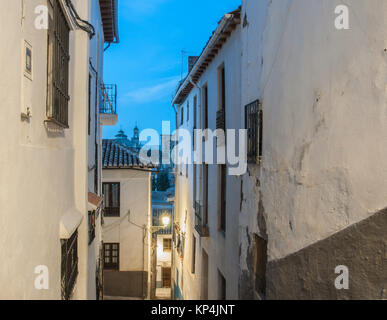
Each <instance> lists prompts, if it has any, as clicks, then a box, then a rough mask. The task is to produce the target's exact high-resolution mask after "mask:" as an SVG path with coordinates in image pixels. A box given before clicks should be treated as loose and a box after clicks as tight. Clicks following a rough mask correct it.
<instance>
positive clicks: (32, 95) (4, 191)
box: [0, 0, 118, 300]
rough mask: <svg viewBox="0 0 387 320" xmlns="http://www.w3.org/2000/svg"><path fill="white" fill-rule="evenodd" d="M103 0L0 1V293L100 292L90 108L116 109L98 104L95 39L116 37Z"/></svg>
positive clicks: (95, 143) (100, 47)
mask: <svg viewBox="0 0 387 320" xmlns="http://www.w3.org/2000/svg"><path fill="white" fill-rule="evenodd" d="M109 3H110V5H108V6H104V5H105V3H104V1H102V0H101V1H91V0H90V1H86V0H76V1H75V0H73V1H59V0H41V1H40V0H34V1H26V0H18V1H2V3H1V4H2V10H1V13H0V26H1V28H0V30H1V31H0V34H1V38H2V40H3V43H4V44H6V45H4V46H3V47H2V49H1V50H0V64H1V70H2V75H3V77H2V80H1V90H0V95H1V99H2V101H3V103H2V106H3V107H2V111H3V115H2V117H1V119H0V128H1V129H0V130H1V135H0V136H1V138H0V145H1V146H2V148H3V151H4V152H3V156H1V158H0V163H1V167H0V177H1V179H0V190H1V192H0V193H1V197H0V203H1V205H2V210H1V213H0V221H1V223H0V225H1V229H2V230H1V233H0V247H1V250H0V251H1V254H0V256H1V260H2V261H3V263H2V264H1V266H0V283H1V286H2V288H3V290H1V292H0V299H82V300H85V299H97V298H101V295H100V292H101V285H102V279H101V278H100V277H99V274H100V273H99V272H98V271H99V265H100V240H101V232H100V224H101V214H100V212H101V206H102V198H100V197H99V195H100V189H101V188H100V183H101V172H102V170H101V166H100V164H99V162H100V157H99V154H100V152H101V149H100V142H99V138H98V137H100V136H101V132H100V131H101V125H102V124H103V123H102V124H101V123H100V118H99V112H100V110H101V109H104V112H105V113H110V115H109V116H108V117H111V118H112V120H113V123H114V122H115V121H116V117H117V116H116V115H113V113H115V110H114V111H113V110H112V109H111V110H107V109H106V108H104V107H103V106H104V104H105V102H106V99H105V98H104V92H105V91H104V85H103V72H102V70H103V52H104V44H105V43H113V42H117V41H118V30H117V15H116V14H117V10H116V9H117V7H115V6H114V4H115V1H113V2H109ZM112 6H114V7H112ZM79 17H82V20H83V21H81V20H80V18H79ZM111 26H113V27H111ZM114 119H115V120H114ZM101 120H102V119H101Z"/></svg>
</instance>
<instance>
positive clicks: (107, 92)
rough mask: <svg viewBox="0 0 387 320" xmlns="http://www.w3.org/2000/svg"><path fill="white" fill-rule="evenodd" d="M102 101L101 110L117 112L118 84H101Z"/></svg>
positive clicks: (107, 112) (111, 112)
mask: <svg viewBox="0 0 387 320" xmlns="http://www.w3.org/2000/svg"><path fill="white" fill-rule="evenodd" d="M100 92H101V97H100V98H101V102H100V109H99V112H100V113H102V114H117V85H116V84H101V91H100Z"/></svg>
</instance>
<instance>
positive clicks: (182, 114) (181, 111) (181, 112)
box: [180, 106, 184, 126]
mask: <svg viewBox="0 0 387 320" xmlns="http://www.w3.org/2000/svg"><path fill="white" fill-rule="evenodd" d="M180 116H181V119H180V126H182V125H183V123H184V107H183V106H182V107H181V109H180Z"/></svg>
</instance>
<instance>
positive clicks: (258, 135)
mask: <svg viewBox="0 0 387 320" xmlns="http://www.w3.org/2000/svg"><path fill="white" fill-rule="evenodd" d="M245 121H246V123H245V125H246V129H247V161H248V163H255V164H260V163H261V161H262V134H263V112H262V104H261V102H260V101H259V100H256V101H254V102H252V103H250V104H248V105H247V106H246V109H245Z"/></svg>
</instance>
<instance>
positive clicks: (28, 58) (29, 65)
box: [26, 46, 32, 74]
mask: <svg viewBox="0 0 387 320" xmlns="http://www.w3.org/2000/svg"><path fill="white" fill-rule="evenodd" d="M26 71H27V72H28V73H29V74H32V49H31V47H29V46H26Z"/></svg>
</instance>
